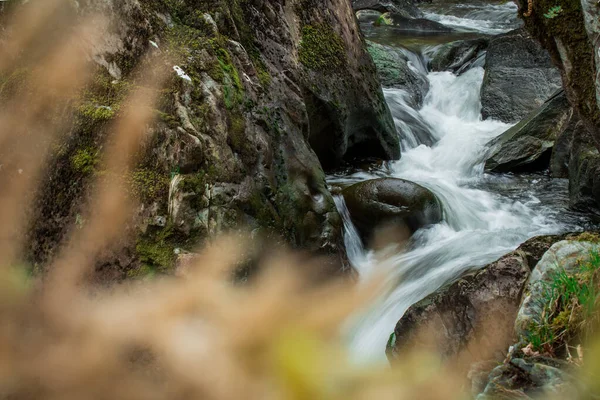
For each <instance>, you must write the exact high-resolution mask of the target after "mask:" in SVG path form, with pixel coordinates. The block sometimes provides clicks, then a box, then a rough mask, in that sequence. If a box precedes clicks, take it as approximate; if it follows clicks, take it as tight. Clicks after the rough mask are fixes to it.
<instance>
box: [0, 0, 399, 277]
mask: <svg viewBox="0 0 600 400" xmlns="http://www.w3.org/2000/svg"><path fill="white" fill-rule="evenodd" d="M91 10H101V11H103V12H105V13H106V14H107V16H108V18H109V19H110V20H111V22H112V24H111V30H110V31H109V32H107V34H106V35H105V36H104V41H102V42H99V43H94V44H93V47H92V48H90V49H89V53H90V59H92V60H93V62H94V64H95V66H96V68H97V75H98V79H97V80H96V81H98V82H103V84H102V85H103V86H101V87H94V88H92V90H93V91H96V92H97V93H96V92H94V94H95V95H97V96H95V97H98V98H103V99H104V98H108V97H109V96H106V94H105V93H104V92H105V91H107V92H110V93H112V92H111V91H112V90H113V88H114V87H120V86H119V85H120V84H121V83H122V84H123V86H126V85H129V84H131V83H132V82H133V80H134V76H133V74H132V71H134V70H135V68H136V67H137V66H138V65H139V64H140V61H141V60H142V56H143V55H144V54H146V53H147V52H155V53H158V54H164V53H167V52H168V53H169V54H172V55H173V56H174V57H175V58H176V59H177V61H176V63H177V67H178V68H179V69H180V70H181V71H182V73H183V74H184V75H182V76H187V78H181V77H178V76H177V74H175V73H173V77H172V79H170V81H169V87H168V88H167V89H168V90H165V94H164V96H163V97H162V98H161V99H160V104H159V105H158V106H157V108H158V110H157V115H158V116H159V118H158V120H157V121H156V123H155V124H154V125H153V126H151V127H150V128H149V131H148V133H149V135H148V136H149V137H150V136H151V137H152V140H150V141H149V143H147V144H146V145H145V153H144V155H143V156H142V157H141V160H140V162H139V165H136V166H135V168H134V171H132V174H133V178H132V181H135V182H138V183H139V186H140V187H142V188H146V189H144V190H142V192H143V193H142V195H141V196H140V197H141V203H142V206H141V207H140V209H139V210H138V215H137V219H136V222H135V223H134V224H132V226H134V227H135V228H132V229H131V232H130V235H129V237H130V238H131V239H130V240H129V242H128V243H127V244H124V247H125V248H126V249H125V250H122V251H121V250H119V251H116V254H115V255H114V256H113V255H109V256H107V260H106V262H103V263H102V265H103V268H102V270H103V271H108V272H107V273H106V276H107V279H120V278H122V277H124V276H125V275H127V274H129V271H132V270H133V271H137V270H139V268H140V267H141V266H143V265H148V266H150V267H151V268H153V269H157V270H161V271H162V270H165V271H167V270H169V269H170V268H171V266H172V262H173V259H174V258H175V256H174V253H173V251H174V250H175V249H176V248H178V249H182V251H185V250H186V249H192V248H193V247H194V246H195V245H197V244H198V243H201V242H202V241H204V240H205V239H206V238H207V237H209V236H211V235H214V234H217V233H219V232H222V231H226V230H230V229H236V228H238V227H240V226H249V227H250V228H251V229H257V230H260V231H261V232H269V234H274V235H275V236H276V237H281V238H283V240H285V241H286V242H288V243H290V244H292V245H293V246H296V247H300V248H303V249H307V250H310V251H313V252H318V253H322V254H328V255H331V256H332V257H333V258H337V259H338V260H339V259H342V260H343V259H344V256H343V253H344V252H343V244H342V236H341V227H342V224H341V220H340V218H339V215H338V213H337V211H336V208H335V204H334V202H333V198H332V196H331V194H330V193H329V191H328V189H327V187H326V184H325V177H324V173H323V168H322V165H323V166H325V168H329V167H333V166H336V165H339V164H340V163H342V162H345V161H347V160H354V159H361V158H366V157H377V158H381V159H394V158H399V156H400V150H399V144H398V137H397V134H396V131H395V127H394V124H393V120H392V118H391V115H390V112H389V109H388V107H387V104H386V103H385V100H384V98H383V93H382V91H381V87H380V83H379V81H378V79H377V74H376V70H375V66H374V64H373V61H372V59H371V57H370V56H369V54H368V53H367V52H366V49H365V44H364V40H363V37H362V35H361V33H360V32H359V29H358V26H357V24H356V18H355V15H354V12H353V10H352V8H351V6H350V4H349V2H347V1H346V0H318V1H317V0H294V1H287V2H281V1H278V0H258V1H252V2H245V1H225V0H197V1H181V2H162V1H142V2H138V1H135V0H125V1H111V0H103V1H86V0H83V1H80V2H79V10H78V13H79V15H85V14H86V13H87V12H89V11H91ZM174 63H175V62H174ZM111 82H115V83H111ZM0 97H1V94H0ZM111 101H112V100H111ZM115 102H116V100H115ZM100 106H103V107H104V106H106V107H116V106H117V104H113V103H111V104H108V103H107V104H101V105H100ZM106 126H107V123H106V121H97V120H85V121H84V125H76V126H73V128H72V131H73V132H74V133H73V140H72V141H70V142H69V143H68V146H67V147H66V150H65V153H64V154H61V155H59V156H58V157H57V159H55V160H53V161H52V162H53V165H52V166H51V167H49V168H48V169H47V172H46V176H45V177H44V183H43V189H42V192H41V193H40V196H39V198H38V203H37V207H36V211H35V213H36V214H35V216H34V217H33V218H32V220H34V221H35V223H34V224H33V226H32V227H31V237H32V240H31V242H30V244H31V249H30V250H31V251H30V253H31V258H32V260H33V261H34V262H35V263H38V264H43V263H45V262H46V261H47V260H48V257H49V255H50V254H51V252H52V249H54V248H55V247H56V245H57V243H58V242H59V241H60V240H61V238H62V237H63V236H64V234H65V232H66V227H67V226H70V224H72V223H73V222H74V221H75V218H76V215H77V213H78V210H79V208H80V205H81V204H82V202H83V199H84V198H85V193H86V188H87V187H88V184H89V183H90V182H91V181H92V180H93V179H92V178H93V176H92V175H90V174H86V173H85V172H82V171H79V170H76V169H74V168H73V163H72V162H71V159H72V158H73V156H74V155H76V154H78V152H81V151H88V150H89V149H91V150H90V154H95V151H96V149H99V148H101V147H102V143H103V140H104V139H105V137H106V135H105V133H106V129H105V128H106ZM150 134H152V135H150ZM84 137H85V140H82V138H84ZM175 178H176V179H175ZM58 193H60V194H61V195H60V201H53V200H52V199H54V198H56V197H57V194H58ZM334 264H335V263H334ZM332 265H333V264H332ZM113 267H114V268H113ZM337 267H339V263H337V266H333V269H336V268H337Z"/></svg>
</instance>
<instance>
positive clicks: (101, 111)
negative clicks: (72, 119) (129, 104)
mask: <svg viewBox="0 0 600 400" xmlns="http://www.w3.org/2000/svg"><path fill="white" fill-rule="evenodd" d="M79 113H80V114H81V115H82V116H83V117H85V118H88V119H89V120H91V121H93V122H103V121H108V120H110V119H112V118H113V117H114V116H115V111H114V110H113V109H112V108H111V107H109V106H100V105H96V104H89V103H88V104H83V105H81V106H79Z"/></svg>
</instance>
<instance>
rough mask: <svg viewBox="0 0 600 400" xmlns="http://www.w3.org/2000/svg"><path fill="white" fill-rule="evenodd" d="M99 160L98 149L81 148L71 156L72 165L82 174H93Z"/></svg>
mask: <svg viewBox="0 0 600 400" xmlns="http://www.w3.org/2000/svg"><path fill="white" fill-rule="evenodd" d="M98 162H99V154H98V151H97V150H96V149H93V148H89V147H88V148H84V149H79V150H77V151H76V152H75V154H73V155H72V156H71V166H72V167H73V169H74V170H75V171H77V172H80V173H82V174H86V175H87V174H91V173H93V172H94V171H95V169H96V165H97V164H98Z"/></svg>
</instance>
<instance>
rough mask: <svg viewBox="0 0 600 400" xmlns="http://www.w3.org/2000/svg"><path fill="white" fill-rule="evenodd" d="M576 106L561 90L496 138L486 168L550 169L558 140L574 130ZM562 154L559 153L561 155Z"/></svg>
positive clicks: (491, 145) (490, 145)
mask: <svg viewBox="0 0 600 400" xmlns="http://www.w3.org/2000/svg"><path fill="white" fill-rule="evenodd" d="M572 117H573V109H572V108H571V105H570V104H569V102H568V101H567V98H566V96H565V93H564V92H563V91H562V90H561V91H560V92H559V93H557V94H556V95H554V96H553V97H552V98H551V99H549V100H548V101H546V102H545V103H544V104H543V105H542V106H541V107H540V108H538V109H537V110H535V111H533V112H532V113H530V114H529V115H528V116H527V117H526V118H525V119H523V120H522V121H521V122H519V123H518V124H517V125H515V126H514V127H512V128H510V129H509V130H507V131H506V132H504V133H503V134H502V135H500V136H498V137H497V138H495V139H493V140H492V141H491V142H490V143H489V144H488V147H489V148H490V149H491V150H492V151H491V154H490V157H489V159H488V160H487V162H486V164H485V167H486V169H488V170H491V171H499V172H507V171H515V172H517V171H523V170H544V169H546V168H548V166H549V162H550V158H551V155H552V149H553V147H554V143H555V141H556V140H557V139H558V138H559V137H560V136H561V135H563V134H564V135H566V136H568V135H569V133H565V131H566V130H567V129H569V128H570V129H573V128H574V127H573V124H571V123H570V122H571V118H572ZM559 156H560V155H558V154H557V157H559Z"/></svg>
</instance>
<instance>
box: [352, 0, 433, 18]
mask: <svg viewBox="0 0 600 400" xmlns="http://www.w3.org/2000/svg"><path fill="white" fill-rule="evenodd" d="M352 8H354V10H355V11H360V10H374V11H379V12H380V13H387V12H393V13H397V14H399V15H402V16H404V17H407V18H416V17H422V16H423V13H422V12H421V10H419V9H418V8H417V7H416V6H415V4H414V2H413V1H412V0H352Z"/></svg>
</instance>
